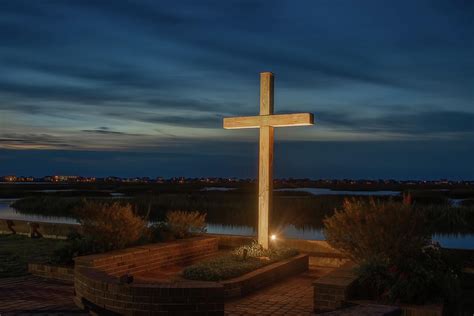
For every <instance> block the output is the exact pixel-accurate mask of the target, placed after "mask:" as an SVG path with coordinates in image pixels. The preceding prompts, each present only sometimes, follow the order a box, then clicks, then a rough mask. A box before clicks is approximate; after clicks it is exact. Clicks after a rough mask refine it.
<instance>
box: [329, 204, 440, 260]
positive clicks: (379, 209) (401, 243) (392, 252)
mask: <svg viewBox="0 0 474 316" xmlns="http://www.w3.org/2000/svg"><path fill="white" fill-rule="evenodd" d="M324 227H325V230H324V233H325V235H326V240H327V241H328V243H329V244H330V245H331V246H333V247H334V248H337V249H340V250H342V251H343V252H345V253H347V254H348V255H349V256H350V257H351V258H352V259H353V260H355V261H356V262H362V261H365V260H375V261H393V260H395V261H396V260H398V259H403V258H406V257H410V256H413V255H417V254H419V252H420V251H421V249H422V248H423V247H425V246H427V245H428V244H429V242H430V239H431V236H430V233H429V230H428V229H427V225H426V221H425V218H424V217H423V216H422V213H421V212H418V211H417V210H416V209H414V208H413V207H412V206H411V205H410V204H409V203H400V202H394V201H392V200H390V201H384V202H381V201H379V200H375V199H370V200H357V199H355V198H353V199H346V200H345V201H344V203H343V208H342V210H336V211H335V213H334V215H333V216H332V217H329V218H326V219H325V220H324Z"/></svg>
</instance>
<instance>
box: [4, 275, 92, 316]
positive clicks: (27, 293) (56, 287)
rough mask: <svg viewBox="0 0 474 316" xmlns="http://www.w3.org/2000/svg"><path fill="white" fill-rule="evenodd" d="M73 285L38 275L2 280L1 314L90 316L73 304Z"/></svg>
mask: <svg viewBox="0 0 474 316" xmlns="http://www.w3.org/2000/svg"><path fill="white" fill-rule="evenodd" d="M73 296H74V287H73V284H72V283H71V282H63V281H53V280H46V279H43V278H40V277H37V276H31V275H28V276H23V277H17V278H2V279H0V315H2V316H5V315H30V314H31V315H32V314H34V315H87V314H84V313H83V312H82V311H81V310H79V309H78V308H77V307H76V306H75V305H74V303H73V301H72V299H73Z"/></svg>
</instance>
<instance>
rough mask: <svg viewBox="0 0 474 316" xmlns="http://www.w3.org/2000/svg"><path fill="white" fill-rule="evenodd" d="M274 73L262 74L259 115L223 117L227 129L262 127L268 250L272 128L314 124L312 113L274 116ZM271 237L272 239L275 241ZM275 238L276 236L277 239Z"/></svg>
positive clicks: (261, 208)
mask: <svg viewBox="0 0 474 316" xmlns="http://www.w3.org/2000/svg"><path fill="white" fill-rule="evenodd" d="M273 78H274V76H273V73H271V72H262V73H260V115H258V116H240V117H228V118H224V128H225V129H243V128H259V129H260V141H259V163H258V243H259V244H260V245H262V247H263V248H265V249H267V248H268V244H269V240H268V239H269V237H270V236H269V230H268V223H269V216H270V211H271V208H272V197H273V135H274V131H273V129H274V128H275V127H289V126H307V125H313V124H314V118H313V114H312V113H295V114H276V115H275V114H273V95H274V91H273V90H274V89H273V82H274V79H273ZM273 236H274V235H272V236H271V239H273ZM275 238H276V236H275Z"/></svg>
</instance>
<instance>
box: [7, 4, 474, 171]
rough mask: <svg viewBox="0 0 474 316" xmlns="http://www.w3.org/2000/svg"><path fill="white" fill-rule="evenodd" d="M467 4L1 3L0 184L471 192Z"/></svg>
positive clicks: (473, 63)
mask: <svg viewBox="0 0 474 316" xmlns="http://www.w3.org/2000/svg"><path fill="white" fill-rule="evenodd" d="M473 56H474V2H473V1H467V0H466V1H461V0H459V1H456V0H454V1H444V0H443V1H441V0H426V1H413V0H412V1H375V0H374V1H352V0H347V1H338V0H333V1H298V2H294V1H167V2H164V1H85V0H81V1H46V0H45V1H18V0H10V1H9V0H5V1H1V2H0V174H18V175H19V174H23V175H36V176H39V175H45V174H53V173H65V174H82V175H97V176H107V175H118V176H135V175H136V176H158V175H160V176H166V177H168V176H176V175H184V176H237V177H254V176H255V175H256V168H257V140H258V131H257V130H245V131H239V130H223V129H222V117H224V116H234V115H253V114H257V113H258V87H259V86H258V85H259V82H258V80H259V75H258V73H259V72H261V71H272V72H274V73H275V75H276V84H275V89H276V92H275V99H276V101H275V109H276V112H281V113H285V112H305V111H308V112H313V113H314V114H315V120H316V125H315V126H314V127H301V128H285V129H280V130H278V131H277V132H276V139H277V144H276V153H275V174H276V176H278V177H290V176H293V177H312V178H344V177H348V178H426V179H432V178H452V179H474V166H473V164H472V161H473V156H474V106H473V105H474V104H473V103H474V57H473Z"/></svg>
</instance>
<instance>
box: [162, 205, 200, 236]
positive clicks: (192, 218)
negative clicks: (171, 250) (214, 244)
mask: <svg viewBox="0 0 474 316" xmlns="http://www.w3.org/2000/svg"><path fill="white" fill-rule="evenodd" d="M166 222H167V225H168V227H169V230H170V231H171V233H172V234H173V235H174V237H175V238H186V237H189V236H191V235H192V234H195V233H204V232H206V214H205V213H199V212H183V211H172V212H168V213H167V214H166Z"/></svg>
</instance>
